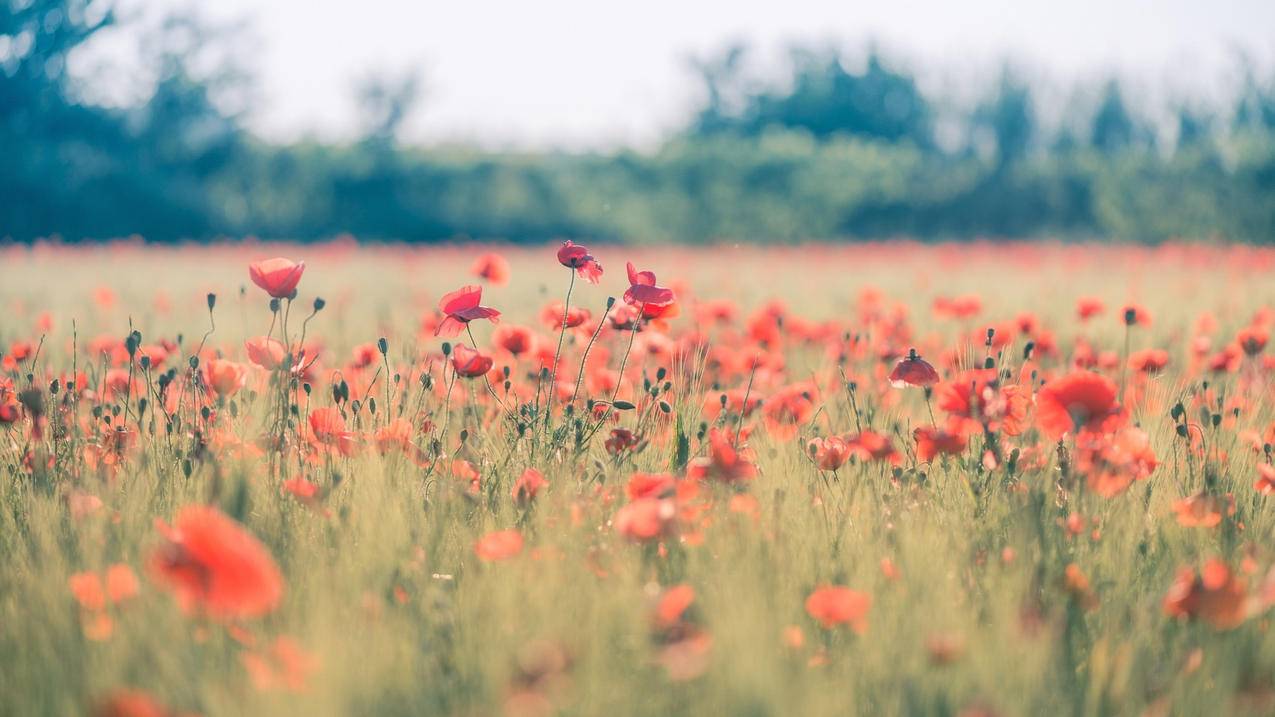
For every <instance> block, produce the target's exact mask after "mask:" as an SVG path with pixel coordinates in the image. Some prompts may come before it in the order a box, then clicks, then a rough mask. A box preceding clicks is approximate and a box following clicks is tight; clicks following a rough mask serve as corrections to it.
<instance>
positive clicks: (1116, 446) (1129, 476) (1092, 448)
mask: <svg viewBox="0 0 1275 717" xmlns="http://www.w3.org/2000/svg"><path fill="white" fill-rule="evenodd" d="M1076 449H1077V450H1076V470H1077V471H1078V472H1080V473H1081V474H1083V475H1084V476H1085V483H1086V485H1088V486H1089V489H1090V490H1092V491H1094V492H1095V493H1097V494H1098V495H1101V496H1102V497H1104V498H1112V497H1114V496H1116V495H1119V494H1120V493H1123V492H1124V490H1125V489H1126V488H1128V487H1129V486H1130V485H1131V484H1132V483H1133V482H1134V481H1137V480H1142V479H1144V478H1147V477H1148V476H1150V475H1151V473H1152V472H1153V471H1155V469H1156V456H1155V452H1154V451H1152V450H1151V441H1150V439H1149V438H1148V437H1147V434H1146V433H1144V432H1143V431H1141V430H1140V429H1138V428H1134V427H1133V426H1128V427H1126V428H1123V429H1121V430H1120V431H1119V432H1118V433H1116V434H1115V435H1113V436H1105V435H1102V434H1095V433H1084V434H1081V435H1080V436H1077V438H1076Z"/></svg>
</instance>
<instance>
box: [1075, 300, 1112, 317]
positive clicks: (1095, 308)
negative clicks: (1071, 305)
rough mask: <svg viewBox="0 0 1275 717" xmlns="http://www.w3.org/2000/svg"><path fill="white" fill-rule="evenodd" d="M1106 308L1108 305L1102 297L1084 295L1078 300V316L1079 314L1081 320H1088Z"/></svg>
mask: <svg viewBox="0 0 1275 717" xmlns="http://www.w3.org/2000/svg"><path fill="white" fill-rule="evenodd" d="M1106 310H1107V305H1106V304H1104V303H1102V299H1095V298H1093V297H1083V298H1081V299H1079V300H1077V301H1076V316H1079V317H1080V320H1081V321H1088V320H1089V319H1092V318H1093V317H1095V316H1097V315H1098V314H1101V313H1102V312H1104V311H1106Z"/></svg>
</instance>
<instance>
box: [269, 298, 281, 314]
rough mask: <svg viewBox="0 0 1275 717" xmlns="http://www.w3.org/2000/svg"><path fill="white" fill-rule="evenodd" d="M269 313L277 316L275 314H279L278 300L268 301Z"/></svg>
mask: <svg viewBox="0 0 1275 717" xmlns="http://www.w3.org/2000/svg"><path fill="white" fill-rule="evenodd" d="M270 313H272V314H277V313H279V300H278V299H271V300H270Z"/></svg>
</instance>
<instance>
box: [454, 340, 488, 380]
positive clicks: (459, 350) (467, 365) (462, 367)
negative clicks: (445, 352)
mask: <svg viewBox="0 0 1275 717" xmlns="http://www.w3.org/2000/svg"><path fill="white" fill-rule="evenodd" d="M492 365H493V361H492V358H491V357H490V356H484V355H482V354H481V353H479V352H478V351H477V350H476V349H471V348H469V347H468V346H466V345H465V344H459V345H457V346H456V348H454V349H452V368H454V369H456V373H457V374H460V375H461V376H464V377H465V378H477V377H479V376H482V375H483V374H485V373H487V372H488V371H490V370H491V367H492Z"/></svg>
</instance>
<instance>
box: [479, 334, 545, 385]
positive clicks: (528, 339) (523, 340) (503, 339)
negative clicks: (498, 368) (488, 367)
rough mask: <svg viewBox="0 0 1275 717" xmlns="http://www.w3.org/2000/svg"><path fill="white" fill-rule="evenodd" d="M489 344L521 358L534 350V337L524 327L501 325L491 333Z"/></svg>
mask: <svg viewBox="0 0 1275 717" xmlns="http://www.w3.org/2000/svg"><path fill="white" fill-rule="evenodd" d="M491 342H492V343H493V344H494V345H496V346H498V347H499V348H501V349H503V350H505V351H508V352H509V353H511V354H513V355H514V356H521V355H522V354H525V353H527V352H529V351H531V350H532V349H534V348H535V346H536V336H535V334H533V333H532V332H531V329H529V328H527V327H525V326H510V325H502V326H499V327H497V328H496V330H495V331H493V332H492V334H491ZM484 373H485V372H484Z"/></svg>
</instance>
